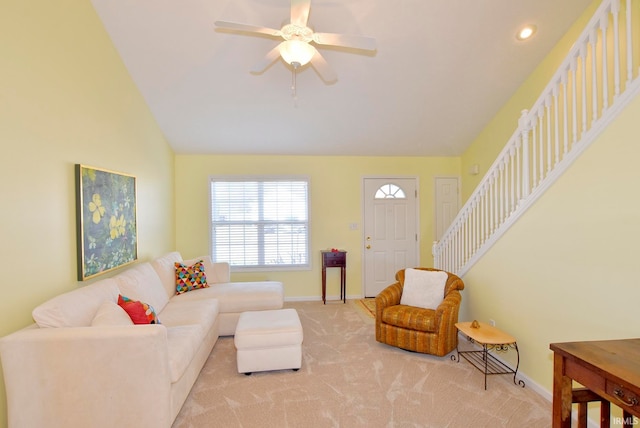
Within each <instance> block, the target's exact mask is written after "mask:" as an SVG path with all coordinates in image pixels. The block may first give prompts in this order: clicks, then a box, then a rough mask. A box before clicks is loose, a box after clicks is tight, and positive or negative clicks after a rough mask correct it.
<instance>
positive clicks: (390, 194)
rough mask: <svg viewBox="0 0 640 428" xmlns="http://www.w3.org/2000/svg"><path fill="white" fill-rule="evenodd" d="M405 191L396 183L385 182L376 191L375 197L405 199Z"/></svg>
mask: <svg viewBox="0 0 640 428" xmlns="http://www.w3.org/2000/svg"><path fill="white" fill-rule="evenodd" d="M404 198H406V196H405V195H404V191H403V190H402V189H401V188H399V187H398V186H396V185H395V184H391V183H388V184H383V185H382V186H380V188H379V189H378V190H377V191H376V195H375V199H404Z"/></svg>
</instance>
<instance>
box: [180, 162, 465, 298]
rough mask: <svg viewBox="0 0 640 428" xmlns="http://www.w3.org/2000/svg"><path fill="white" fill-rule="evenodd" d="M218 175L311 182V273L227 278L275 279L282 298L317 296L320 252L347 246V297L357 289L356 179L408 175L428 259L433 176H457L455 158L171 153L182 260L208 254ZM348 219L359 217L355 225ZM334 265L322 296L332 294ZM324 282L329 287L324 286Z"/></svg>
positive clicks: (423, 258)
mask: <svg viewBox="0 0 640 428" xmlns="http://www.w3.org/2000/svg"><path fill="white" fill-rule="evenodd" d="M225 174H248V175H250V174H254V175H258V174H283V175H307V176H309V177H310V180H311V189H310V195H311V216H310V222H311V257H312V262H313V269H312V270H311V271H296V272H264V273H260V274H247V273H244V274H240V273H237V274H233V279H234V280H254V279H257V280H263V279H269V280H277V281H282V282H283V283H284V285H285V296H286V297H288V298H319V296H320V288H321V286H320V284H321V281H320V278H321V274H320V269H321V266H319V261H320V250H324V249H327V248H331V247H338V248H341V249H345V250H347V251H348V256H347V257H348V258H347V265H348V268H347V295H348V296H360V295H361V294H362V263H361V259H362V233H361V232H362V208H361V199H362V197H361V188H362V178H363V177H365V176H374V175H385V174H386V175H389V176H411V177H413V176H415V177H418V178H419V190H420V212H421V217H420V229H421V233H420V235H421V236H420V239H421V249H420V253H421V262H422V264H423V265H424V266H432V265H433V257H432V255H431V244H432V242H433V228H434V226H433V213H434V208H433V202H434V177H435V176H438V175H439V176H444V175H448V176H457V175H459V159H458V158H420V157H339V156H336V157H332V156H201V155H197V156H195V155H177V156H176V189H177V192H176V244H177V248H178V250H179V251H180V252H181V253H182V255H183V256H184V257H185V258H190V257H197V256H199V255H204V254H209V252H210V248H209V226H208V224H209V223H208V214H209V208H208V203H209V196H208V177H209V176H210V175H225ZM350 223H358V225H359V228H358V230H356V231H353V230H350V229H349V224H350ZM337 274H338V270H337V269H329V271H328V272H327V278H328V279H327V288H328V289H327V294H328V295H337V294H338V293H339V287H338V282H337ZM331 285H333V286H334V288H333V289H331Z"/></svg>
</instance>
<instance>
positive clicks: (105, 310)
mask: <svg viewBox="0 0 640 428" xmlns="http://www.w3.org/2000/svg"><path fill="white" fill-rule="evenodd" d="M114 325H133V321H132V320H131V318H130V317H129V314H127V312H126V311H125V310H124V309H122V307H121V306H120V305H118V304H116V303H115V302H104V303H103V304H102V305H100V307H99V308H98V312H97V313H96V316H95V317H93V321H91V326H93V327H102V326H114Z"/></svg>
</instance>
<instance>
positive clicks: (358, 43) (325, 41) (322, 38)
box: [313, 33, 376, 51]
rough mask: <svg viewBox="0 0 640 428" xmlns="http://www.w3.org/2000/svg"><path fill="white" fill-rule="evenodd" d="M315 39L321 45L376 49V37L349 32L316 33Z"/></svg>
mask: <svg viewBox="0 0 640 428" xmlns="http://www.w3.org/2000/svg"><path fill="white" fill-rule="evenodd" d="M313 41H314V42H316V43H318V44H319V45H329V46H341V47H343V48H355V49H363V50H367V51H375V50H376V39H374V38H371V37H365V36H351V35H348V34H333V33H314V34H313Z"/></svg>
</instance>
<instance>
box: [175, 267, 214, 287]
mask: <svg viewBox="0 0 640 428" xmlns="http://www.w3.org/2000/svg"><path fill="white" fill-rule="evenodd" d="M175 268H176V294H182V293H186V292H187V291H191V290H197V289H198V288H207V287H208V286H209V284H207V274H206V272H205V271H204V264H203V262H202V260H198V261H197V262H195V263H193V264H191V265H186V264H184V263H180V262H176V263H175Z"/></svg>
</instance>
